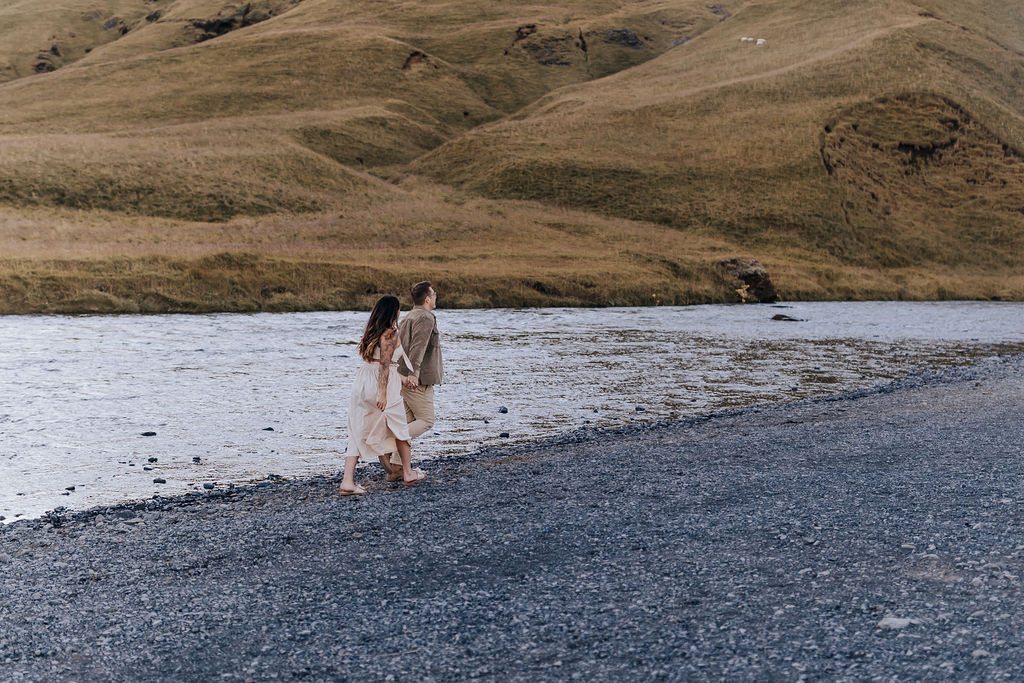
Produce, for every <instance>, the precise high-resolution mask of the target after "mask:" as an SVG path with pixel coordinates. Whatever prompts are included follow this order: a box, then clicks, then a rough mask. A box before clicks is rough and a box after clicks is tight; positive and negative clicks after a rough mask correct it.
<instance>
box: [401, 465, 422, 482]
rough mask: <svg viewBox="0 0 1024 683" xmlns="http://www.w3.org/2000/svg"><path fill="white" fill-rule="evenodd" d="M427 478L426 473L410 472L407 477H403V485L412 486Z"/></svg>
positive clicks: (418, 470)
mask: <svg viewBox="0 0 1024 683" xmlns="http://www.w3.org/2000/svg"><path fill="white" fill-rule="evenodd" d="M426 478H427V473H426V472H424V471H423V470H421V469H418V468H417V469H415V470H412V471H411V472H410V473H409V474H408V475H407V476H403V477H402V479H403V483H404V484H405V485H406V486H413V485H414V484H418V483H420V482H421V481H423V480H424V479H426Z"/></svg>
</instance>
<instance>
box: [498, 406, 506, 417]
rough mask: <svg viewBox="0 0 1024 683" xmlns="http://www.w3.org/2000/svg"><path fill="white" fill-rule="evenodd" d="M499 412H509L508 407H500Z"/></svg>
mask: <svg viewBox="0 0 1024 683" xmlns="http://www.w3.org/2000/svg"><path fill="white" fill-rule="evenodd" d="M498 412H499V413H501V414H503V415H504V414H505V413H507V412H508V408H506V407H505V406H502V407H500V408H498Z"/></svg>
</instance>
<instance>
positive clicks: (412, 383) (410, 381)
mask: <svg viewBox="0 0 1024 683" xmlns="http://www.w3.org/2000/svg"><path fill="white" fill-rule="evenodd" d="M419 385H420V383H419V381H418V380H417V379H416V378H415V377H413V376H412V375H409V376H408V377H403V378H402V386H404V387H406V388H407V389H415V388H416V387H418V386H419Z"/></svg>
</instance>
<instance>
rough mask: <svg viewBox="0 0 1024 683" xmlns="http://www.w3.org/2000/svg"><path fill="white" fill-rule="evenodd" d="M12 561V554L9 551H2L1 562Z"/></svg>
mask: <svg viewBox="0 0 1024 683" xmlns="http://www.w3.org/2000/svg"><path fill="white" fill-rule="evenodd" d="M10 561H11V556H10V555H8V554H7V553H0V564H7V563H8V562H10Z"/></svg>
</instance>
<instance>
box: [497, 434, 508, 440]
mask: <svg viewBox="0 0 1024 683" xmlns="http://www.w3.org/2000/svg"><path fill="white" fill-rule="evenodd" d="M498 437H499V438H501V439H507V438H508V432H502V433H501V434H498Z"/></svg>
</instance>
